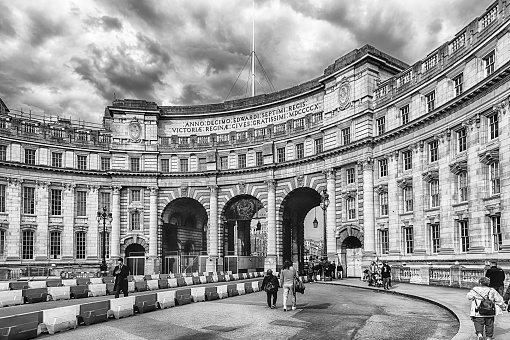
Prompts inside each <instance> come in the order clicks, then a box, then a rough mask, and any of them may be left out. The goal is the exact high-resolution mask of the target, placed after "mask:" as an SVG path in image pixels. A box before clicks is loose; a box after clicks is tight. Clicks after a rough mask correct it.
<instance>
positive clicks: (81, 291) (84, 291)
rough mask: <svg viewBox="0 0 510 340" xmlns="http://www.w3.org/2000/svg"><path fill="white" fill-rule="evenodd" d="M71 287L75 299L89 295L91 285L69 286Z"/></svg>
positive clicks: (72, 296)
mask: <svg viewBox="0 0 510 340" xmlns="http://www.w3.org/2000/svg"><path fill="white" fill-rule="evenodd" d="M69 289H70V290H71V298H73V299H83V298H86V297H88V296H89V286H85V285H80V286H69Z"/></svg>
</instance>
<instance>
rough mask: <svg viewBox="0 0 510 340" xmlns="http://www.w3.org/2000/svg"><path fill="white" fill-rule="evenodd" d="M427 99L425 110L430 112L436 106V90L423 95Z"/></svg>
mask: <svg viewBox="0 0 510 340" xmlns="http://www.w3.org/2000/svg"><path fill="white" fill-rule="evenodd" d="M425 99H426V101H427V112H432V111H434V109H435V108H436V91H432V92H430V93H429V94H427V95H425Z"/></svg>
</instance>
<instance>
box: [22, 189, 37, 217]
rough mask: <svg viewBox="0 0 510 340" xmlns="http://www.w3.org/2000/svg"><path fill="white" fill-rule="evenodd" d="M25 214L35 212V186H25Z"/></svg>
mask: <svg viewBox="0 0 510 340" xmlns="http://www.w3.org/2000/svg"><path fill="white" fill-rule="evenodd" d="M23 214H32V215H33V214H35V188H34V187H23Z"/></svg>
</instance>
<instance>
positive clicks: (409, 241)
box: [404, 227, 414, 254]
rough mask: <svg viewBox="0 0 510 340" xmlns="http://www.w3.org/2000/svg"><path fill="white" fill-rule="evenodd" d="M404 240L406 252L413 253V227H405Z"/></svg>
mask: <svg viewBox="0 0 510 340" xmlns="http://www.w3.org/2000/svg"><path fill="white" fill-rule="evenodd" d="M404 242H405V245H404V246H405V252H406V254H412V253H413V251H414V238H413V227H406V228H404Z"/></svg>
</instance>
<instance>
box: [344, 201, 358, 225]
mask: <svg viewBox="0 0 510 340" xmlns="http://www.w3.org/2000/svg"><path fill="white" fill-rule="evenodd" d="M346 203H347V219H349V220H354V219H355V218H356V199H354V198H348V199H347V202H346Z"/></svg>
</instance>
